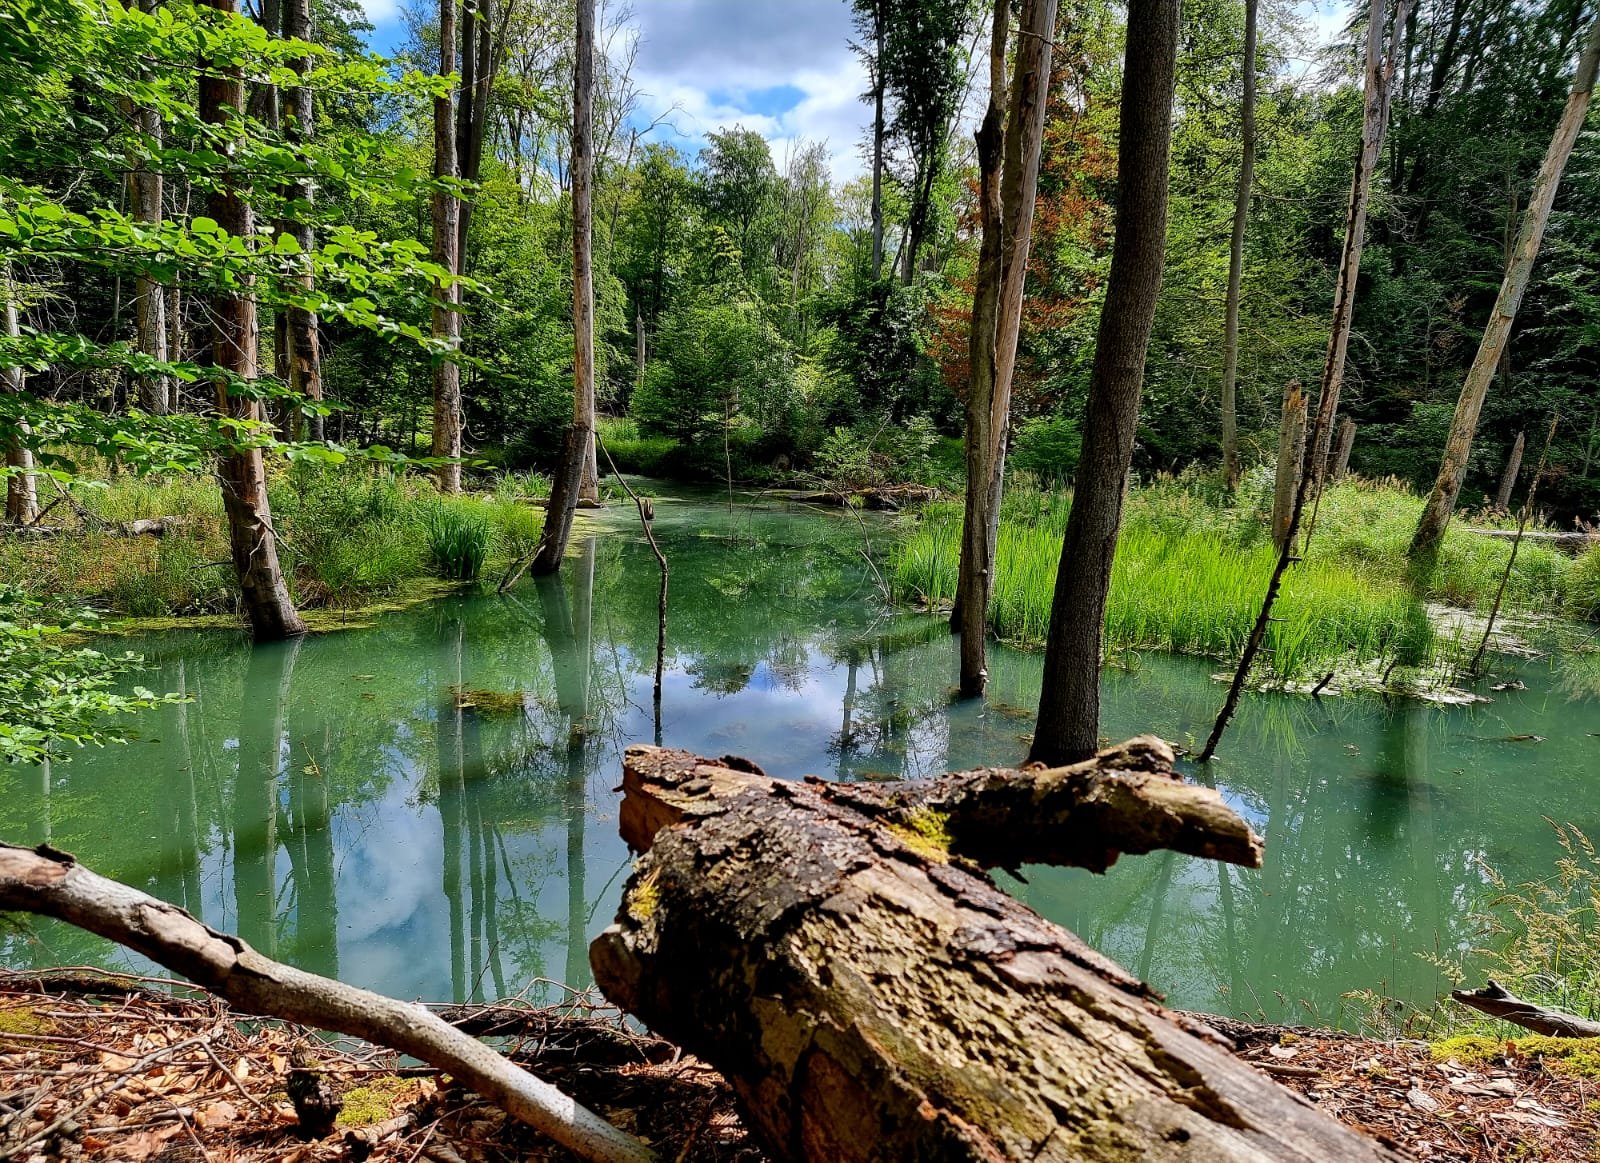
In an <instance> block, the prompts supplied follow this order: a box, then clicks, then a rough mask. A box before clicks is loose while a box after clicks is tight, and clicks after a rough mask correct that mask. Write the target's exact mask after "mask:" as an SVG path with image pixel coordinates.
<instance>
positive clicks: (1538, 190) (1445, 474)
mask: <svg viewBox="0 0 1600 1163" xmlns="http://www.w3.org/2000/svg"><path fill="white" fill-rule="evenodd" d="M1597 69H1600V20H1597V21H1596V22H1595V24H1594V26H1593V27H1592V28H1591V29H1590V31H1589V39H1588V42H1587V43H1586V44H1585V45H1584V49H1583V57H1582V58H1581V59H1580V60H1579V62H1578V71H1577V73H1576V74H1575V75H1574V76H1573V78H1572V92H1571V94H1570V95H1569V96H1568V97H1567V104H1566V108H1565V109H1563V110H1562V112H1561V120H1560V121H1559V122H1558V123H1557V125H1556V131H1555V135H1554V136H1553V137H1552V138H1551V140H1550V149H1549V151H1548V152H1547V153H1546V154H1545V157H1544V164H1543V165H1542V166H1540V167H1539V176H1538V178H1537V179H1535V181H1534V183H1533V193H1532V194H1531V195H1530V196H1529V198H1528V209H1527V211H1526V212H1525V213H1524V214H1523V216H1522V228H1521V230H1520V231H1519V232H1518V235H1517V245H1516V251H1515V253H1514V254H1513V256H1512V259H1511V262H1510V264H1509V265H1508V266H1507V268H1506V273H1505V278H1504V280H1502V282H1501V284H1500V294H1499V296H1498V297H1497V298H1496V299H1495V304H1494V310H1493V311H1492V312H1490V315H1489V322H1488V325H1487V326H1485V327H1484V329H1483V340H1482V342H1480V343H1479V345H1478V354H1477V356H1476V357H1475V358H1474V359H1473V361H1472V367H1471V369H1470V370H1469V371H1468V372H1467V379H1466V383H1464V384H1463V385H1462V386H1461V397H1460V399H1459V400H1458V401H1457V402H1456V412H1455V417H1454V418H1453V419H1452V420H1451V422H1450V434H1449V436H1447V437H1446V439H1445V446H1444V457H1443V459H1442V460H1441V462H1440V464H1439V475H1438V478H1437V479H1436V480H1435V481H1434V484H1433V491H1432V492H1431V493H1430V494H1429V495H1428V503H1427V505H1426V507H1424V509H1423V511H1422V517H1421V518H1420V519H1419V520H1418V522H1417V531H1416V533H1415V535H1414V536H1413V537H1412V539H1411V550H1410V552H1411V557H1412V558H1413V559H1414V560H1428V559H1431V558H1432V557H1433V556H1434V555H1435V554H1436V553H1437V552H1438V549H1439V545H1440V543H1441V542H1443V540H1444V531H1445V528H1446V527H1447V526H1448V525H1449V524H1450V516H1451V514H1452V513H1453V512H1455V507H1456V498H1457V497H1459V496H1460V494H1461V483H1462V481H1463V480H1464V479H1465V478H1466V475H1467V461H1468V458H1469V457H1470V456H1471V454H1472V437H1473V435H1474V433H1476V431H1477V428H1478V416H1479V414H1480V412H1481V411H1482V410H1483V401H1484V397H1485V396H1487V395H1488V393H1489V384H1490V383H1491V382H1492V381H1493V379H1494V373H1495V368H1496V367H1498V366H1499V363H1500V355H1501V352H1502V351H1504V350H1505V345H1506V340H1507V339H1509V338H1510V335H1511V327H1512V325H1513V324H1514V323H1515V322H1516V318H1517V309H1518V308H1519V307H1520V306H1521V305H1522V295H1523V292H1524V291H1526V290H1527V288H1528V280H1529V278H1530V277H1531V276H1532V274H1533V264H1534V260H1535V259H1537V258H1538V256H1539V244H1540V243H1541V242H1542V241H1543V240H1544V229H1545V224H1546V223H1547V222H1548V221H1549V220H1550V208H1551V206H1552V205H1554V203H1555V198H1556V189H1557V187H1558V186H1560V184H1561V173H1562V171H1563V170H1564V169H1565V168H1566V165H1567V158H1568V157H1570V156H1571V154H1572V147H1573V145H1574V144H1576V142H1577V140H1578V134H1579V133H1580V132H1581V131H1582V129H1583V121H1584V115H1585V114H1586V113H1587V112H1588V109H1589V98H1590V95H1591V94H1592V92H1593V90H1594V83H1595V73H1596V71H1597Z"/></svg>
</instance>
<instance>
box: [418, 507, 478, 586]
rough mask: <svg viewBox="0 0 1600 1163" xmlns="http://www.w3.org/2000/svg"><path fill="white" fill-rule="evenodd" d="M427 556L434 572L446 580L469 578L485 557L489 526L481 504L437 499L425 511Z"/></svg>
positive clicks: (469, 579)
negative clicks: (426, 513)
mask: <svg viewBox="0 0 1600 1163" xmlns="http://www.w3.org/2000/svg"><path fill="white" fill-rule="evenodd" d="M425 528H426V533H427V540H428V559H429V560H430V561H431V562H432V563H433V568H434V572H435V573H437V574H438V575H439V576H440V577H442V578H446V579H448V580H450V581H473V580H475V579H476V578H477V577H478V575H479V574H480V573H482V572H483V563H484V562H485V561H487V560H488V559H489V545H490V541H491V539H492V537H493V527H492V525H491V524H490V521H489V513H488V512H487V511H486V509H485V507H484V506H483V504H482V503H481V502H479V501H473V500H454V499H445V498H440V500H439V501H438V502H437V503H436V504H435V505H434V506H433V508H432V509H430V510H429V512H428V516H427V524H426V527H425Z"/></svg>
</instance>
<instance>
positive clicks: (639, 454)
mask: <svg viewBox="0 0 1600 1163" xmlns="http://www.w3.org/2000/svg"><path fill="white" fill-rule="evenodd" d="M599 432H600V442H601V443H602V444H604V445H605V449H606V451H607V452H608V453H610V454H611V459H612V461H614V462H615V463H616V466H617V471H619V472H631V473H639V474H641V475H643V476H671V475H672V474H673V472H674V471H675V470H676V469H677V467H678V465H677V462H678V460H679V459H680V458H681V457H682V451H683V450H682V447H681V446H680V445H679V444H678V442H677V440H676V439H674V438H673V437H671V436H645V435H643V434H641V433H640V431H639V424H638V421H636V420H633V419H630V418H628V417H622V416H606V417H602V418H601V420H600V424H599ZM606 467H607V465H606V464H605V459H604V457H602V458H601V469H602V472H601V475H602V476H604V475H605V473H604V469H605V468H606Z"/></svg>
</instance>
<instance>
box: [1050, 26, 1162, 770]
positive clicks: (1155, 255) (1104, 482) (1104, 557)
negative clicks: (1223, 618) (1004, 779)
mask: <svg viewBox="0 0 1600 1163" xmlns="http://www.w3.org/2000/svg"><path fill="white" fill-rule="evenodd" d="M1177 39H1178V4H1177V0H1132V2H1131V3H1130V4H1129V6H1128V38H1127V60H1126V64H1125V66H1124V70H1123V78H1124V80H1123V89H1122V116H1121V133H1122V138H1121V142H1120V143H1119V145H1118V147H1117V170H1118V174H1119V175H1120V177H1119V184H1120V187H1121V188H1120V191H1119V195H1118V201H1117V224H1116V235H1115V243H1114V245H1115V249H1114V251H1113V252H1112V258H1111V276H1110V281H1109V283H1108V284H1107V288H1106V300H1105V307H1104V309H1103V310H1102V311H1101V313H1100V326H1099V332H1098V335H1097V337H1096V342H1095V353H1094V371H1093V373H1092V374H1091V376H1090V380H1089V401H1088V407H1087V410H1086V415H1085V423H1084V426H1083V431H1084V439H1083V454H1082V457H1081V459H1080V461H1079V466H1078V479H1077V491H1076V493H1075V495H1074V497H1073V503H1072V513H1071V515H1070V516H1069V517H1068V518H1067V529H1066V536H1065V539H1064V540H1063V543H1062V546H1061V567H1060V570H1059V572H1058V573H1057V575H1056V591H1055V601H1054V603H1053V605H1052V606H1051V609H1050V633H1049V638H1048V640H1047V642H1046V646H1045V656H1044V684H1043V687H1042V689H1041V691H1040V695H1039V719H1038V723H1037V725H1036V726H1035V729H1034V736H1033V746H1032V748H1031V749H1030V752H1029V758H1030V759H1033V760H1039V761H1042V762H1044V763H1065V762H1071V761H1073V760H1078V759H1087V758H1088V757H1090V756H1092V755H1093V754H1094V753H1095V750H1096V747H1097V744H1098V740H1099V731H1100V644H1101V639H1102V637H1103V635H1104V631H1105V614H1106V596H1107V594H1108V592H1109V591H1110V588H1111V567H1112V563H1113V562H1114V560H1115V558H1116V552H1117V535H1118V532H1119V530H1120V528H1121V524H1122V500H1123V489H1124V485H1125V484H1126V482H1127V479H1128V467H1129V465H1130V463H1131V462H1132V459H1133V436H1134V430H1135V429H1136V428H1137V426H1138V422H1139V396H1140V392H1141V390H1142V388H1143V385H1144V360H1145V351H1146V349H1147V348H1148V346H1149V343H1150V328H1151V326H1152V324H1153V323H1154V321H1155V309H1156V299H1157V298H1158V297H1159V295H1160V293H1161V268H1162V264H1163V261H1164V259H1165V255H1166V228H1167V160H1168V156H1169V154H1170V150H1171V139H1172V95H1173V75H1174V70H1175V65H1176V57H1177Z"/></svg>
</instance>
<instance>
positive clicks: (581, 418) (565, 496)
mask: <svg viewBox="0 0 1600 1163" xmlns="http://www.w3.org/2000/svg"><path fill="white" fill-rule="evenodd" d="M577 33H578V43H577V53H576V57H575V60H574V63H573V86H572V92H573V99H572V331H573V344H572V379H573V407H572V427H571V428H569V429H567V439H566V446H565V447H564V448H563V449H562V453H561V464H560V467H558V468H557V470H556V475H555V481H554V482H553V483H552V485H551V489H550V504H549V507H547V508H546V509H545V511H544V532H543V534H541V536H540V538H539V547H538V548H537V549H535V550H534V553H533V561H532V563H531V565H530V566H529V568H530V569H531V570H532V572H533V573H534V574H535V575H538V574H546V573H555V572H556V571H557V570H558V569H560V568H561V559H562V556H563V555H564V554H565V553H566V551H567V539H568V538H569V537H570V536H571V535H572V514H573V511H574V510H575V509H576V508H577V507H578V502H579V501H580V500H583V499H584V492H583V489H584V474H585V472H586V471H592V470H590V469H589V468H588V466H589V464H590V463H591V461H592V458H593V456H594V272H593V269H592V266H591V261H590V260H591V251H590V241H591V238H590V236H591V234H592V231H593V214H592V209H593V208H592V205H591V201H592V198H591V190H590V181H591V179H592V177H593V174H594V132H593V130H594V0H578V27H577ZM518 572H520V571H518ZM509 580H511V581H514V580H516V579H515V577H511V578H510V579H509ZM502 588H504V586H502Z"/></svg>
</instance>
